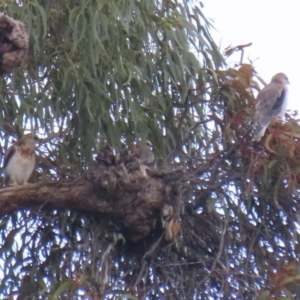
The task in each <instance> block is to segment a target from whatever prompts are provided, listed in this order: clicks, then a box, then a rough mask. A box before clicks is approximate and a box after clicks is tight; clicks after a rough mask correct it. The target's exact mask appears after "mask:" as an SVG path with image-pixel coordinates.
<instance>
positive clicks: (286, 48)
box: [202, 0, 300, 111]
mask: <svg viewBox="0 0 300 300" xmlns="http://www.w3.org/2000/svg"><path fill="white" fill-rule="evenodd" d="M202 3H203V4H204V8H202V11H203V13H204V15H205V16H206V17H207V18H208V19H211V20H214V26H215V27H216V29H217V31H214V30H213V31H212V32H211V33H212V36H213V38H214V40H215V41H216V43H217V44H218V45H220V46H221V49H224V48H226V47H227V46H229V45H232V46H236V45H240V44H247V43H250V42H252V43H253V45H252V46H251V47H249V48H246V51H245V55H244V62H247V61H249V60H248V59H247V58H249V59H250V60H251V61H252V62H254V67H255V69H256V71H257V72H258V73H259V75H260V76H261V77H262V78H263V79H264V80H265V81H266V82H267V83H269V82H270V79H271V77H272V76H273V75H274V74H276V73H278V72H284V73H286V74H287V76H288V78H289V81H290V85H289V103H288V109H292V110H295V109H296V110H299V111H300V92H298V91H299V90H300V89H299V88H298V86H300V74H299V70H300V68H299V64H300V62H299V56H300V34H299V31H300V14H299V11H300V1H299V0H202ZM239 57H240V56H238V57H236V56H235V57H234V56H232V57H230V58H229V60H228V62H232V63H236V62H238V59H239Z"/></svg>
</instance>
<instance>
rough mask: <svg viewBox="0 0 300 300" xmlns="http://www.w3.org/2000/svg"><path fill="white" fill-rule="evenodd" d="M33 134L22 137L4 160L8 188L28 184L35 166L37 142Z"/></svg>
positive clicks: (5, 180) (8, 151)
mask: <svg viewBox="0 0 300 300" xmlns="http://www.w3.org/2000/svg"><path fill="white" fill-rule="evenodd" d="M36 140H37V137H35V136H34V134H32V133H28V134H25V135H23V136H22V138H21V139H20V140H18V141H16V142H15V144H14V145H13V146H11V147H10V148H8V150H7V152H6V154H5V158H4V166H3V167H4V182H5V185H6V186H7V185H8V184H9V185H11V186H17V185H19V184H25V185H26V184H27V181H28V179H29V177H30V175H31V173H32V171H33V169H34V166H35V153H34V148H35V141H36Z"/></svg>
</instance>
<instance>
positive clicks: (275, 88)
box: [252, 73, 289, 141]
mask: <svg viewBox="0 0 300 300" xmlns="http://www.w3.org/2000/svg"><path fill="white" fill-rule="evenodd" d="M287 84H289V80H288V78H287V76H286V75H285V74H284V73H277V74H276V75H274V76H273V77H272V80H271V82H270V83H269V84H268V85H266V86H265V87H264V88H263V89H262V90H261V91H260V92H259V93H258V95H257V98H256V104H255V115H254V125H253V129H252V141H260V139H261V138H262V137H263V136H264V134H265V131H266V129H267V127H268V126H269V124H270V123H271V121H273V120H274V119H275V118H277V117H283V116H284V114H285V111H286V107H287V94H288V88H287Z"/></svg>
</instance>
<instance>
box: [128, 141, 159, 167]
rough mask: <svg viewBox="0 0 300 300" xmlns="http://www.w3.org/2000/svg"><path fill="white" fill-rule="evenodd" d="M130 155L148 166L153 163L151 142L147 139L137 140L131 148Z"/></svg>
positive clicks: (151, 165)
mask: <svg viewBox="0 0 300 300" xmlns="http://www.w3.org/2000/svg"><path fill="white" fill-rule="evenodd" d="M132 155H133V156H134V157H136V158H138V160H139V161H140V163H141V164H143V165H146V166H148V167H153V165H154V154H153V152H152V144H151V142H149V141H138V142H137V144H136V145H134V147H133V149H132Z"/></svg>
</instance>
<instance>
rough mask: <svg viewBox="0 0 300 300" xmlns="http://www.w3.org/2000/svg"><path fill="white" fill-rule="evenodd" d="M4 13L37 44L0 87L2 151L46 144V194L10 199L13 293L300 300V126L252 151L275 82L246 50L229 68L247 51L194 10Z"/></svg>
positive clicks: (89, 6) (32, 188) (40, 4)
mask: <svg viewBox="0 0 300 300" xmlns="http://www.w3.org/2000/svg"><path fill="white" fill-rule="evenodd" d="M0 7H1V11H3V12H4V13H5V14H6V15H7V16H10V17H12V18H14V19H15V20H20V21H22V22H24V23H25V26H26V28H27V31H28V34H29V38H30V40H29V41H30V42H29V48H28V58H27V60H26V63H25V64H23V65H22V66H21V67H16V68H15V69H14V71H13V72H12V73H8V74H6V75H5V76H2V78H1V81H0V86H1V91H2V93H1V94H0V105H1V108H2V109H1V114H0V122H1V125H2V130H1V131H0V140H1V147H2V154H3V155H4V153H5V151H6V150H7V148H8V147H9V146H10V145H11V143H12V142H13V141H14V140H16V139H18V138H20V137H21V136H22V135H23V134H24V133H26V132H29V131H31V132H34V133H35V134H36V135H38V136H39V138H40V141H39V143H38V145H37V149H36V161H37V163H36V165H37V166H36V169H35V171H34V173H33V175H32V177H31V182H32V184H31V185H29V186H19V187H5V188H3V189H1V190H0V212H1V217H0V279H1V280H0V298H5V299H241V298H242V299H255V298H256V297H259V299H271V298H272V297H275V298H276V297H277V298H276V299H279V297H284V296H285V297H286V298H287V297H289V298H290V299H292V297H294V296H295V295H299V294H300V292H299V291H298V289H299V287H298V283H299V272H298V260H299V254H298V239H299V216H298V208H299V196H298V193H299V184H300V169H299V160H300V140H299V138H300V133H299V129H300V128H299V120H297V119H295V117H296V116H295V115H294V116H291V115H288V114H286V119H285V120H284V122H280V121H278V122H273V123H272V124H271V125H270V126H269V128H268V129H267V131H266V134H265V136H264V138H263V139H262V140H261V141H260V142H255V143H253V142H251V138H250V137H249V129H250V128H251V122H252V116H253V111H254V108H253V107H254V104H255V95H256V93H257V91H258V90H259V89H260V87H261V86H262V85H263V84H264V81H263V80H262V79H261V78H260V77H259V76H258V75H257V73H256V72H255V71H254V68H253V66H252V65H251V64H250V63H247V62H244V61H243V55H241V61H240V63H238V64H237V65H236V66H235V67H233V68H229V67H228V66H227V65H226V56H228V55H231V53H233V52H234V51H241V53H242V54H243V51H245V46H247V45H244V46H243V45H241V46H238V47H235V48H228V49H227V51H226V53H225V54H224V55H223V54H222V53H220V50H219V48H218V47H217V46H216V43H215V42H214V40H213V38H212V37H211V34H210V33H211V30H213V27H212V25H211V23H210V22H209V20H208V19H207V18H206V16H205V15H204V14H203V11H202V7H201V6H200V4H199V3H196V2H193V1H177V0H161V1H155V0H145V1H142V0H123V1H118V0H80V1H79V0H64V1H62V0H52V1H49V0H48V1H46V0H40V1H37V0H31V1H21V0H15V1H14V0H11V1H0ZM2 35H3V33H2ZM2 41H3V38H2V39H1V41H0V42H2ZM0 50H1V48H0ZM0 63H2V61H1V62H0ZM256 71H259V70H256ZM278 71H284V70H278ZM146 139H148V140H150V141H151V142H152V144H153V146H154V150H153V151H154V154H155V157H156V167H154V168H150V169H146V170H143V171H142V169H141V165H140V162H139V161H138V160H137V159H135V157H133V155H132V151H130V150H131V149H132V147H133V145H134V144H135V143H136V142H138V141H139V140H146ZM3 155H2V158H3ZM286 298H285V299H286Z"/></svg>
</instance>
